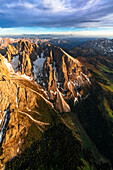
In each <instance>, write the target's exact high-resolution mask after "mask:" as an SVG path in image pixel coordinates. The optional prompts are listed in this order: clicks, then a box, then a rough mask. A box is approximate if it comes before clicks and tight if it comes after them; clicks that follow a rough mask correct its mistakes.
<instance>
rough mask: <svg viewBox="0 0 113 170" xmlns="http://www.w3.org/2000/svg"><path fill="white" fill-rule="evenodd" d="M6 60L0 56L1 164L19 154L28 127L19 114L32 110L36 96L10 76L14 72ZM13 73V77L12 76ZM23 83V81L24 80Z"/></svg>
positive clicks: (27, 119) (23, 117)
mask: <svg viewBox="0 0 113 170" xmlns="http://www.w3.org/2000/svg"><path fill="white" fill-rule="evenodd" d="M12 70H13V68H12V67H11V64H10V63H8V61H7V59H5V58H4V57H3V56H1V55H0V144H2V146H1V147H2V149H3V153H2V155H1V156H0V160H2V163H5V162H6V161H7V160H10V159H12V158H13V157H14V156H15V155H17V153H19V152H20V147H21V144H22V142H23V141H22V140H23V139H21V135H22V134H23V133H24V132H25V131H26V134H27V129H28V127H29V126H30V121H29V118H28V117H25V116H22V115H21V112H22V111H26V112H28V110H30V109H33V108H34V107H35V103H36V95H35V94H34V93H33V92H32V91H31V90H29V89H28V88H26V86H23V85H22V84H21V83H19V82H18V81H17V80H16V79H17V77H16V79H14V78H13V77H12V76H13V75H14V70H13V71H12ZM12 73H13V75H12ZM24 81H25V80H24Z"/></svg>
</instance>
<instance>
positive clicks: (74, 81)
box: [8, 40, 90, 111]
mask: <svg viewBox="0 0 113 170" xmlns="http://www.w3.org/2000/svg"><path fill="white" fill-rule="evenodd" d="M16 50H17V51H18V54H17V55H16V56H15V54H16V53H17V52H15V53H13V52H12V55H11V58H10V57H9V59H8V60H9V62H10V61H11V64H12V65H13V68H14V70H15V71H16V72H18V71H20V73H21V74H22V75H26V76H29V77H33V79H34V80H35V81H36V83H38V85H39V86H40V88H41V89H42V90H44V91H45V94H46V97H47V98H48V99H50V100H53V102H54V105H55V106H57V108H58V101H60V100H58V98H59V97H58V96H62V97H63V99H64V101H66V102H68V101H69V100H70V99H72V98H73V100H74V103H76V102H77V101H78V98H79V97H82V96H83V95H84V90H83V88H84V85H90V80H89V78H88V71H87V69H86V68H85V67H84V66H83V65H82V64H81V63H80V62H79V61H78V60H77V59H75V58H73V57H72V56H70V55H68V54H67V53H66V52H65V51H63V50H62V49H61V48H59V47H55V46H51V45H47V46H45V47H39V46H38V45H37V44H36V43H34V44H31V43H30V42H28V41H21V40H20V41H19V42H18V43H17V48H16ZM16 50H15V51H16ZM15 63H16V64H15ZM15 65H16V66H15ZM15 68H16V69H15ZM80 89H81V90H80ZM58 90H59V91H60V92H61V95H57V92H58ZM56 102H57V105H56ZM60 111H61V109H60ZM62 111H64V110H62Z"/></svg>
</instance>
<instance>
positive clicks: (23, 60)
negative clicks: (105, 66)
mask: <svg viewBox="0 0 113 170" xmlns="http://www.w3.org/2000/svg"><path fill="white" fill-rule="evenodd" d="M90 84H91V82H90V80H89V78H88V71H87V69H86V68H85V67H84V66H83V65H82V64H81V63H80V62H79V61H78V60H77V59H74V58H73V57H71V56H70V55H68V54H67V53H66V52H65V51H63V50H62V49H61V48H57V47H55V46H50V45H47V46H45V47H43V48H40V47H38V45H36V44H31V43H29V42H26V41H25V42H22V41H19V42H18V43H17V47H13V46H8V47H7V50H6V54H5V55H4V56H2V55H0V143H1V145H2V149H3V153H2V158H1V159H3V160H4V163H5V162H6V161H7V160H10V159H12V158H13V157H14V156H15V155H17V154H18V153H20V152H21V151H20V148H21V145H22V143H23V142H24V139H23V138H22V137H21V136H22V135H24V136H26V135H27V133H28V128H29V127H30V125H31V121H32V122H35V123H36V124H37V127H38V129H39V130H40V131H43V130H44V128H45V126H49V122H41V121H40V119H39V120H38V119H36V118H35V117H36V116H35V117H33V115H34V114H38V115H41V114H40V111H38V112H37V108H39V109H40V108H41V107H42V104H41V102H39V103H37V102H38V101H39V100H43V102H45V103H46V105H48V106H49V107H50V108H51V109H54V110H57V111H59V112H61V113H62V112H70V111H71V107H70V105H69V101H70V100H72V101H73V105H75V104H76V103H77V102H78V101H79V99H82V98H83V97H84V96H85V95H87V93H86V92H85V94H84V87H86V86H89V85H90ZM45 116H46V114H45Z"/></svg>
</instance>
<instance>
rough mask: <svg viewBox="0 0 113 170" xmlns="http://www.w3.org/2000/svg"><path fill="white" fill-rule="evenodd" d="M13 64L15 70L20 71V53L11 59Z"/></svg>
mask: <svg viewBox="0 0 113 170" xmlns="http://www.w3.org/2000/svg"><path fill="white" fill-rule="evenodd" d="M11 65H12V67H13V69H14V71H15V72H17V71H18V65H19V55H17V56H14V57H13V59H12V61H11Z"/></svg>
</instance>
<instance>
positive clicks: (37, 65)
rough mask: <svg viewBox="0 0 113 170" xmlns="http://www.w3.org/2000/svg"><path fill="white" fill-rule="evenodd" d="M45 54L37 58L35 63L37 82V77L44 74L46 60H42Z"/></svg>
mask: <svg viewBox="0 0 113 170" xmlns="http://www.w3.org/2000/svg"><path fill="white" fill-rule="evenodd" d="M43 56H44V53H41V58H39V56H37V59H36V60H35V61H34V62H33V73H34V79H35V80H37V77H38V76H39V75H41V74H42V69H43V65H44V62H45V60H46V58H42V57H43Z"/></svg>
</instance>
